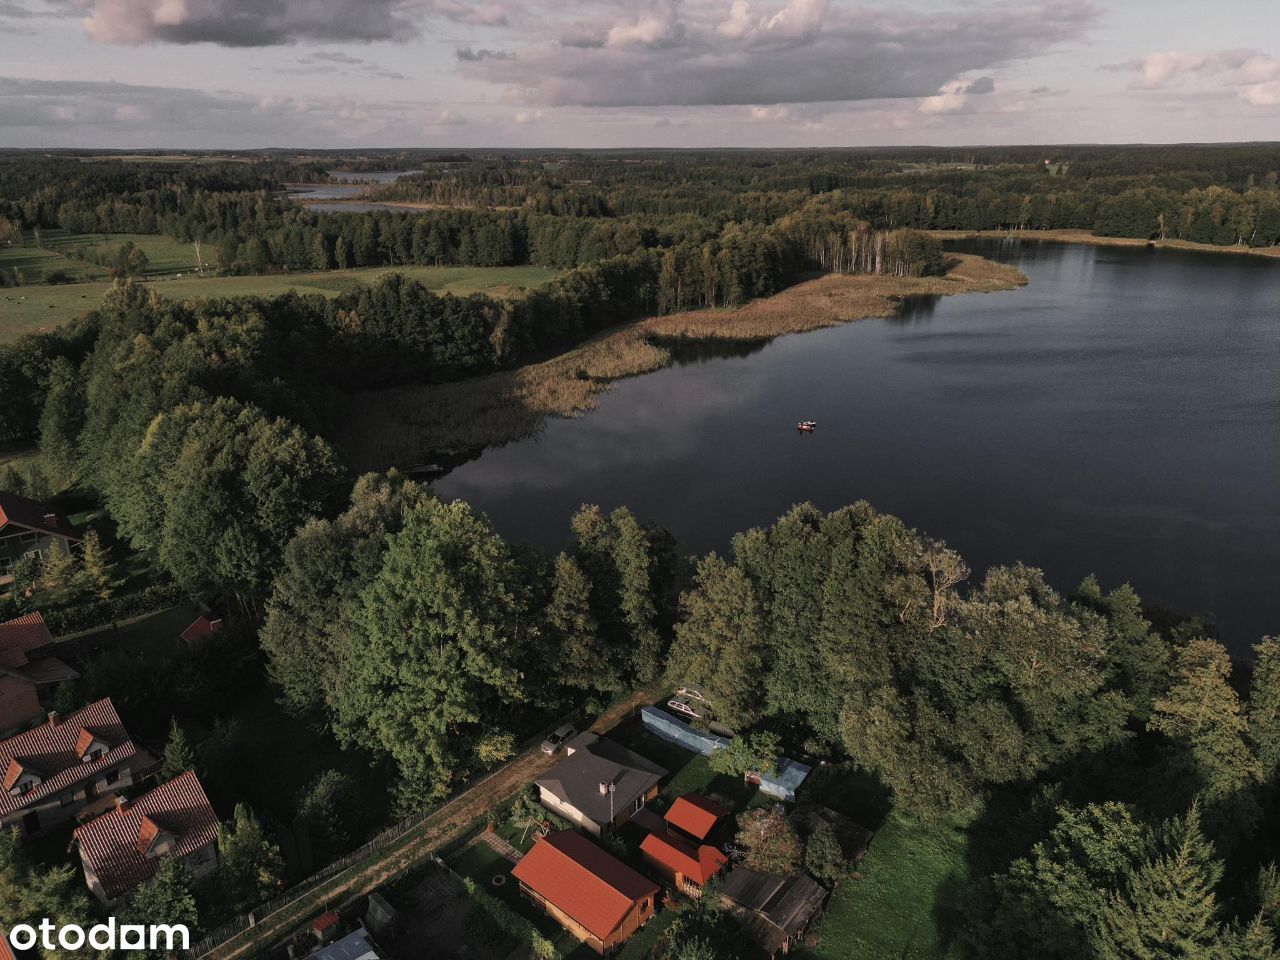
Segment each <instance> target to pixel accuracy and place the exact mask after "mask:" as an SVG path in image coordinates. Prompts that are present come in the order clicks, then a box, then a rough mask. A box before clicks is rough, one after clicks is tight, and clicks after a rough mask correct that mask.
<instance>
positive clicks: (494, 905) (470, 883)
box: [462, 877, 556, 960]
mask: <svg viewBox="0 0 1280 960" xmlns="http://www.w3.org/2000/svg"><path fill="white" fill-rule="evenodd" d="M462 886H463V887H464V888H465V889H466V891H467V897H468V898H469V899H470V900H471V902H472V903H473V904H475V906H476V907H477V908H479V909H480V910H481V911H482V912H483V913H484V914H485V916H487V917H488V918H489V921H490V922H491V923H492V924H493V925H494V926H495V927H497V928H498V929H499V930H501V931H502V932H503V933H505V934H506V935H507V936H509V937H510V938H511V939H512V940H514V941H515V942H516V943H520V944H523V945H524V946H526V947H528V948H529V950H530V951H531V952H532V953H533V955H534V956H535V957H537V958H538V960H555V958H556V948H555V945H554V944H552V942H551V941H550V940H548V939H547V938H546V937H544V936H543V935H542V934H540V933H539V932H538V930H537V928H536V927H535V926H534V925H533V924H532V923H530V922H529V921H528V920H526V919H525V918H524V917H522V916H520V914H518V913H516V912H515V911H514V910H512V909H511V908H510V907H509V906H507V905H506V904H505V903H503V902H502V901H501V900H499V899H498V898H497V897H494V896H490V895H489V894H488V893H486V892H485V891H483V890H481V889H480V886H479V884H477V883H476V882H475V881H474V880H472V879H471V878H470V877H463V878H462Z"/></svg>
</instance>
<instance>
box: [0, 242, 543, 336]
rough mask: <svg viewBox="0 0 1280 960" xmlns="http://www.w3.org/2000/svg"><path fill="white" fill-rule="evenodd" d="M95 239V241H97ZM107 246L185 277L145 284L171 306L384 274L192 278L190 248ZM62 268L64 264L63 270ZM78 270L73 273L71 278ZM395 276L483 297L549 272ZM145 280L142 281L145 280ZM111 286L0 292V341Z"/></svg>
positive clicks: (342, 284) (7, 253) (74, 312)
mask: <svg viewBox="0 0 1280 960" xmlns="http://www.w3.org/2000/svg"><path fill="white" fill-rule="evenodd" d="M98 236H102V235H98ZM109 236H110V237H111V239H112V242H120V241H121V240H123V239H133V240H134V241H135V242H137V241H138V240H140V239H145V240H147V241H148V243H146V244H144V243H138V246H141V247H143V249H144V250H146V253H147V256H148V257H149V258H150V259H151V264H152V267H153V268H154V269H153V273H154V274H156V275H157V276H158V275H163V276H165V277H166V278H168V277H173V276H174V274H175V273H184V276H183V277H182V278H181V279H163V280H161V279H152V280H150V281H149V283H150V285H151V286H153V287H154V288H155V289H156V290H158V291H160V293H162V294H163V295H164V296H166V297H168V298H170V299H173V300H186V299H192V298H196V297H235V296H245V295H256V296H264V297H270V296H276V295H278V294H282V293H287V292H288V291H290V290H297V291H298V292H299V293H319V294H322V295H324V296H328V297H333V296H337V295H338V294H341V293H346V292H348V291H351V290H354V289H356V288H358V287H360V286H361V285H363V284H367V283H369V282H370V281H372V280H373V279H374V278H376V277H379V276H381V275H382V274H384V273H390V272H392V269H391V268H387V267H373V268H369V269H364V270H330V271H325V272H318V273H289V274H270V275H267V276H255V277H199V276H194V275H191V274H190V271H191V270H192V268H193V265H194V263H195V255H194V252H193V251H192V250H191V248H190V247H189V246H185V245H181V244H176V243H174V242H173V241H170V240H166V239H165V238H163V237H146V238H139V237H126V236H124V235H121V234H114V235H109ZM22 263H26V264H28V266H26V267H22V269H23V270H24V271H27V272H34V271H36V270H40V271H52V270H55V269H61V270H66V271H67V272H68V273H72V274H73V275H75V276H84V277H86V278H87V277H88V276H90V275H91V274H90V272H91V271H99V272H100V273H101V272H102V271H101V268H99V267H95V266H93V265H91V264H84V263H80V262H79V261H77V260H72V259H69V258H67V257H63V256H60V255H58V254H57V253H54V252H52V251H50V250H38V249H35V248H8V249H5V250H0V270H5V271H6V272H7V271H8V269H9V268H11V267H14V266H17V265H19V264H22ZM68 265H69V266H68ZM77 271H79V272H77ZM394 272H397V273H403V274H405V275H406V276H409V277H412V278H413V279H415V280H417V281H419V282H420V283H423V284H425V285H426V286H427V287H429V288H431V289H432V290H438V291H441V292H446V291H447V292H449V293H457V294H463V295H465V294H469V293H477V292H489V293H495V294H499V295H501V294H503V293H505V292H508V291H511V290H514V289H515V288H518V287H536V286H540V285H541V284H543V283H546V282H547V281H548V280H550V279H551V278H552V277H553V276H555V271H552V270H546V269H543V268H542V267H414V266H409V267H397V268H394ZM145 279H146V278H144V280H145ZM110 289H111V284H110V283H109V282H107V281H105V280H96V281H92V282H82V283H72V284H60V285H36V284H31V285H28V286H23V287H4V288H0V343H4V342H7V341H11V340H14V339H16V338H18V337H20V336H22V335H24V334H28V333H39V332H42V331H49V330H52V329H54V328H55V327H58V326H60V325H62V324H64V323H66V322H67V321H69V320H72V319H74V318H75V317H77V316H79V315H80V314H82V313H85V312H86V311H88V310H91V309H93V308H94V307H96V306H97V305H98V304H100V303H101V302H102V299H103V297H105V296H106V294H107V291H108V290H110Z"/></svg>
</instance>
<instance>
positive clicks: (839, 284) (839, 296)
mask: <svg viewBox="0 0 1280 960" xmlns="http://www.w3.org/2000/svg"><path fill="white" fill-rule="evenodd" d="M1026 282H1027V278H1026V277H1025V276H1024V275H1023V274H1022V273H1021V272H1019V271H1018V270H1016V269H1014V268H1013V267H1008V266H1005V265H1002V264H997V263H994V262H992V261H990V260H986V259H984V258H982V257H977V256H972V255H968V254H951V255H950V256H949V258H948V270H947V274H946V275H945V276H942V277H884V276H866V275H859V276H847V275H835V274H831V275H827V276H822V277H818V278H816V279H813V280H808V281H805V282H803V283H798V284H796V285H795V286H793V287H789V288H788V289H786V290H784V291H782V292H781V293H779V294H776V295H775V296H772V297H766V298H762V299H760V300H754V301H752V302H750V303H748V304H746V305H744V306H741V307H734V308H726V309H708V310H694V311H689V312H686V313H676V314H668V315H666V316H661V317H650V318H648V319H644V320H639V321H636V322H634V323H630V324H626V325H624V326H620V327H616V328H614V329H612V330H609V331H606V332H605V333H602V334H600V335H598V336H596V337H594V338H593V339H591V340H588V341H587V342H586V343H583V344H581V345H580V346H578V347H575V348H573V349H571V350H569V351H567V352H565V353H562V354H560V355H558V356H556V357H553V358H551V359H549V360H545V361H542V362H540V363H531V364H527V365H525V366H522V367H518V368H516V369H513V370H503V371H500V372H498V373H493V374H489V375H488V376H484V377H476V378H474V379H471V380H463V381H459V382H456V383H446V384H439V385H432V384H428V385H422V386H413V387H399V388H394V389H391V390H384V391H378V392H374V393H366V394H361V395H359V396H357V397H355V398H354V399H353V400H352V403H351V408H350V411H349V414H348V416H347V419H346V421H345V422H344V423H342V424H341V425H340V426H339V428H338V433H337V439H338V442H339V444H340V445H341V446H342V447H343V449H344V450H345V451H346V453H347V456H348V458H349V460H350V462H351V463H352V465H353V466H354V467H356V468H357V469H359V470H379V469H385V468H387V467H390V466H397V465H398V466H411V465H417V464H424V463H428V462H431V461H432V460H434V459H440V458H445V459H448V458H449V457H453V456H457V455H465V454H467V453H469V452H472V451H476V450H479V449H482V448H484V447H487V446H494V445H499V444H503V443H509V442H511V441H513V440H519V439H522V438H524V437H528V436H532V435H533V434H535V433H537V431H538V430H539V428H540V427H541V425H542V423H543V422H544V421H545V420H546V419H547V418H548V417H574V416H577V415H579V414H582V413H584V412H586V411H588V410H590V409H592V408H593V407H594V406H595V405H596V402H597V399H598V397H599V395H600V394H601V393H603V392H605V391H607V390H609V389H610V388H611V387H612V385H613V384H614V383H615V382H617V381H618V380H621V379H624V378H626V377H633V376H639V375H640V374H644V373H652V372H653V371H655V370H660V369H661V368H663V367H665V366H667V365H668V364H669V363H670V362H671V353H670V351H669V350H667V349H666V348H665V347H664V346H662V343H663V341H669V340H673V339H685V340H693V341H696V340H703V341H715V340H731V341H736V342H761V341H768V340H772V339H774V338H775V337H780V336H784V335H787V334H792V333H805V332H807V331H811V330H818V329H821V328H823V327H831V326H835V325H838V324H842V323H849V322H852V321H855V320H864V319H869V318H872V317H884V316H889V315H891V314H892V313H893V312H894V311H895V310H896V309H897V305H898V302H899V301H900V300H901V299H902V298H903V297H907V296H946V295H950V294H957V293H992V292H995V291H999V290H1012V289H1015V288H1017V287H1020V286H1022V285H1024V284H1025V283H1026Z"/></svg>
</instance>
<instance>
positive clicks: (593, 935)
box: [511, 830, 658, 956]
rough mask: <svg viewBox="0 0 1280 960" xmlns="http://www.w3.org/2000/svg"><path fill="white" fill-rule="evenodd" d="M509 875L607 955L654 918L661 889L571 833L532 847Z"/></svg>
mask: <svg viewBox="0 0 1280 960" xmlns="http://www.w3.org/2000/svg"><path fill="white" fill-rule="evenodd" d="M511 875H512V876H513V877H515V878H516V879H517V880H518V881H520V888H521V890H523V891H524V893H525V894H526V896H528V897H529V898H530V899H532V900H533V901H534V902H535V903H537V904H538V905H539V906H541V907H542V908H543V909H544V910H546V912H547V913H549V914H550V915H551V916H552V917H554V918H555V919H556V920H558V921H559V922H560V923H561V925H563V926H564V927H565V929H567V930H568V931H569V932H570V933H572V934H574V935H575V936H576V937H578V939H580V940H582V941H583V942H585V943H586V944H587V945H589V946H590V947H591V948H592V949H593V950H595V951H596V952H597V953H599V954H601V955H602V956H608V955H609V954H611V953H612V952H613V951H614V950H615V949H617V947H618V946H619V945H620V944H622V943H623V942H625V941H626V939H627V938H628V937H630V936H631V935H632V934H633V933H635V932H636V931H637V930H639V929H640V927H641V926H642V925H643V924H644V922H645V921H646V920H648V919H649V917H651V916H652V915H653V910H654V899H655V897H656V896H657V893H658V886H657V884H655V883H654V882H653V881H652V880H649V879H648V878H647V877H644V876H642V875H641V874H639V873H637V872H636V871H635V870H632V869H631V868H630V867H628V866H627V865H626V864H625V863H623V862H622V861H621V860H619V859H617V858H616V857H614V856H613V855H612V854H609V853H608V852H606V851H605V850H604V849H602V848H601V847H598V846H596V844H594V843H592V842H591V841H590V840H588V839H587V838H586V837H584V836H583V835H582V834H580V833H576V832H575V831H573V830H563V831H561V832H560V833H554V834H552V835H551V836H549V837H546V838H545V839H540V840H538V841H537V842H536V843H534V845H533V849H531V850H530V851H529V852H528V853H527V854H525V856H524V858H523V859H522V860H521V861H520V862H519V863H518V864H516V865H515V867H514V868H513V869H512V871H511Z"/></svg>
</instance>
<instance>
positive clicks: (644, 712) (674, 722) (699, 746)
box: [640, 707, 729, 757]
mask: <svg viewBox="0 0 1280 960" xmlns="http://www.w3.org/2000/svg"><path fill="white" fill-rule="evenodd" d="M640 720H641V722H642V723H643V724H644V726H645V729H646V730H648V731H649V732H651V733H655V734H657V735H658V736H660V737H661V738H662V739H663V740H668V741H670V742H671V743H674V744H675V745H676V746H678V747H684V748H685V749H686V750H692V751H693V752H694V753H700V754H702V755H703V756H704V757H709V756H711V754H713V753H715V752H716V751H717V750H723V749H724V748H725V747H727V746H728V745H729V738H728V737H717V736H716V735H715V734H714V733H705V732H703V731H702V730H695V729H694V728H693V727H691V726H689V724H687V723H685V722H684V721H683V720H678V719H676V718H675V717H674V716H672V715H671V714H669V713H667V711H665V710H659V709H658V708H657V707H642V708H641V709H640Z"/></svg>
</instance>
